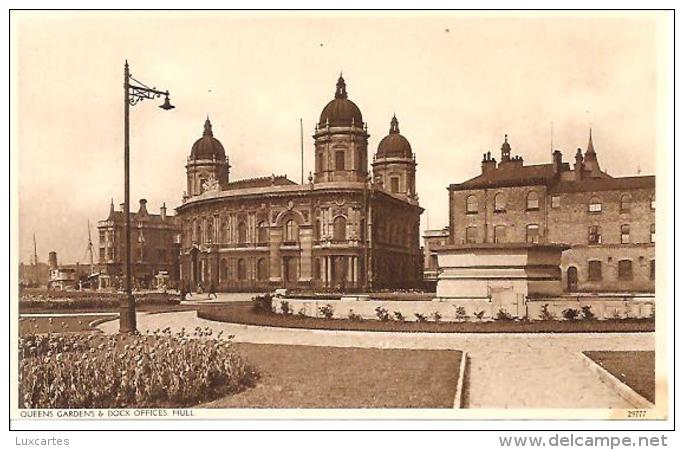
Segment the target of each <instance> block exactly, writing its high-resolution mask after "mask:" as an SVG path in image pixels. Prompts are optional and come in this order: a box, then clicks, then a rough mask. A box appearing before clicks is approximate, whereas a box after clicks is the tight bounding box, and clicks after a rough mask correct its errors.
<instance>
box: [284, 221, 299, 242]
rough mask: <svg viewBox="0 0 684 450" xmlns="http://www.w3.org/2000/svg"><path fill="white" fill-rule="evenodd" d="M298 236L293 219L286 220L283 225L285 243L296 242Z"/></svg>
mask: <svg viewBox="0 0 684 450" xmlns="http://www.w3.org/2000/svg"><path fill="white" fill-rule="evenodd" d="M298 235H299V233H298V231H297V222H295V221H294V220H293V219H290V220H288V221H287V222H286V223H285V241H286V242H296V241H297V237H298Z"/></svg>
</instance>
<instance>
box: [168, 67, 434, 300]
mask: <svg viewBox="0 0 684 450" xmlns="http://www.w3.org/2000/svg"><path fill="white" fill-rule="evenodd" d="M369 137H370V136H369V134H368V132H367V126H366V124H365V123H364V122H363V118H362V115H361V111H360V109H359V108H358V107H357V106H356V104H354V102H352V101H351V100H349V99H348V98H347V90H346V84H345V81H344V79H343V78H342V77H341V76H340V78H339V80H338V82H337V89H336V92H335V97H334V99H332V100H331V101H330V102H329V103H328V104H327V105H326V106H325V107H324V108H323V111H322V112H321V115H320V120H319V121H318V123H317V124H316V127H315V131H314V135H313V138H314V147H315V150H314V151H315V153H314V155H315V170H314V173H313V175H310V176H309V180H308V183H307V182H304V183H302V184H298V183H295V182H294V181H291V180H289V179H287V178H286V177H285V176H275V175H273V176H266V177H261V178H253V179H247V180H237V181H232V180H230V179H229V170H230V165H229V163H228V157H227V155H226V151H225V149H224V147H223V145H222V144H221V142H219V140H218V139H216V138H215V137H214V135H213V131H212V127H211V123H210V122H209V119H208V118H207V121H206V122H205V125H204V133H203V136H202V137H201V138H200V139H198V140H197V141H196V142H195V143H194V145H193V146H192V149H191V152H190V156H189V157H188V159H187V164H186V166H185V167H186V173H187V191H186V194H185V195H184V198H183V204H182V205H180V206H179V207H178V208H177V212H178V216H179V220H180V225H181V229H182V240H181V242H182V256H181V272H182V278H183V280H184V282H186V283H187V285H188V287H192V288H193V289H194V288H195V287H197V286H198V285H200V284H201V285H203V286H204V288H205V289H207V288H209V287H210V286H214V287H215V288H216V289H219V290H225V291H231V290H252V289H260V290H261V289H272V288H277V287H287V288H301V289H318V290H340V289H342V290H363V289H383V288H411V287H418V286H420V284H421V281H422V273H421V272H422V255H421V252H420V246H419V222H420V214H421V213H422V211H423V210H422V208H421V207H420V206H419V205H418V196H417V194H416V186H415V173H416V161H415V156H414V154H413V152H412V149H411V145H410V144H409V142H408V140H407V139H406V138H405V137H404V136H402V135H401V134H400V133H399V122H398V121H397V119H396V117H393V118H392V121H391V123H390V130H389V133H388V135H387V136H385V137H384V138H383V139H382V140H381V141H380V142H379V145H378V150H377V152H376V153H375V155H374V157H373V160H372V163H371V164H370V165H371V166H372V172H373V176H372V177H370V176H369V175H370V174H369V163H368V150H367V148H368V138H369Z"/></svg>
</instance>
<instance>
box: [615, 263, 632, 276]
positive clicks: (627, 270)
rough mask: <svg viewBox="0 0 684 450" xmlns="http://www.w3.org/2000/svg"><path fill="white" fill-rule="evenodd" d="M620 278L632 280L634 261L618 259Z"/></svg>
mask: <svg viewBox="0 0 684 450" xmlns="http://www.w3.org/2000/svg"><path fill="white" fill-rule="evenodd" d="M618 279H620V280H631V279H632V261H631V260H629V259H623V260H622V261H618Z"/></svg>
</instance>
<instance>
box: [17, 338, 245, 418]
mask: <svg viewBox="0 0 684 450" xmlns="http://www.w3.org/2000/svg"><path fill="white" fill-rule="evenodd" d="M19 356H20V373H19V381H20V383H19V386H20V387H19V405H20V407H22V408H146V407H186V406H192V405H196V404H198V403H202V402H206V401H209V400H213V399H215V398H217V397H220V396H224V395H227V394H230V393H235V392H239V391H242V390H244V389H245V388H246V387H249V386H252V385H253V384H254V382H255V381H256V379H257V378H258V374H257V373H256V372H255V371H254V370H253V369H252V368H251V367H249V366H248V365H247V363H246V362H245V360H244V359H243V358H242V357H241V356H240V355H239V354H238V353H237V352H235V351H234V350H233V348H232V347H231V341H230V337H227V338H224V337H222V336H221V334H220V333H219V335H218V336H215V337H214V336H212V333H211V330H202V329H199V328H198V329H196V330H195V332H194V333H193V335H188V334H186V333H184V332H182V333H178V334H171V333H170V331H169V330H168V329H165V330H163V331H155V332H154V333H152V334H150V335H113V336H101V335H99V336H96V335H84V334H58V335H46V336H44V335H35V336H28V337H24V338H21V339H20V341H19Z"/></svg>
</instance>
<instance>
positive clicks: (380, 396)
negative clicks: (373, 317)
mask: <svg viewBox="0 0 684 450" xmlns="http://www.w3.org/2000/svg"><path fill="white" fill-rule="evenodd" d="M234 346H235V349H236V350H237V351H238V353H239V354H240V355H243V356H244V357H245V358H246V360H247V362H248V364H250V365H252V366H254V367H256V368H257V369H258V371H259V374H260V379H259V381H258V382H257V384H256V386H255V387H253V388H251V389H248V390H245V391H243V392H240V393H237V394H234V395H230V396H227V397H224V398H222V399H219V400H216V401H213V402H211V403H207V404H204V405H200V406H198V407H206V408H452V407H453V404H454V395H455V393H456V383H457V380H458V372H459V367H460V361H461V358H462V353H461V352H460V351H453V350H403V349H365V348H364V349H361V348H337V347H311V346H298V345H263V344H245V343H238V344H234Z"/></svg>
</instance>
